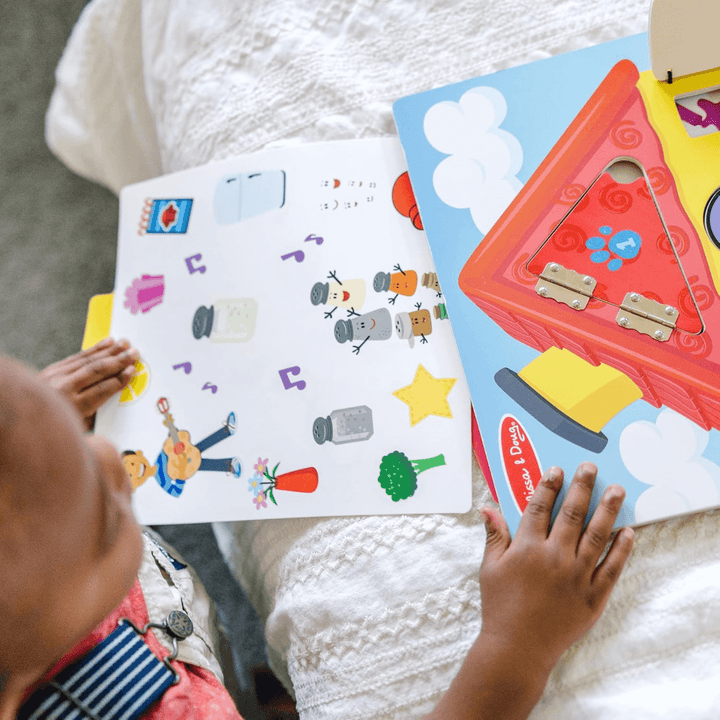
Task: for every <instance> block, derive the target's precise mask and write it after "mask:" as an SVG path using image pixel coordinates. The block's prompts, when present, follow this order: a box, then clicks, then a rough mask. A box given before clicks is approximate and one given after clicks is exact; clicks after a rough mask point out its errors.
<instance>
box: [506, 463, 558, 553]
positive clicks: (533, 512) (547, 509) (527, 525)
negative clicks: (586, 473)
mask: <svg viewBox="0 0 720 720" xmlns="http://www.w3.org/2000/svg"><path fill="white" fill-rule="evenodd" d="M562 483H563V471H562V468H559V467H551V468H550V469H549V470H547V471H546V472H545V473H544V475H543V476H542V478H541V479H540V482H539V483H538V485H537V487H536V488H535V492H534V493H533V495H532V497H531V498H530V501H529V502H528V504H527V507H526V508H525V511H524V512H523V514H522V517H521V518H520V524H519V525H518V531H517V534H516V537H517V538H518V539H521V540H522V539H537V537H538V536H541V537H542V538H543V539H545V538H547V535H548V528H549V527H550V516H551V515H552V510H553V506H554V505H555V500H556V499H557V496H558V493H559V492H560V488H561V487H562Z"/></svg>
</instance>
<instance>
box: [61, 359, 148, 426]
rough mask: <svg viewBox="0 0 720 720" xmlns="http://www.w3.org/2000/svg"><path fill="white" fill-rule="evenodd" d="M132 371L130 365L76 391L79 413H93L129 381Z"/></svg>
mask: <svg viewBox="0 0 720 720" xmlns="http://www.w3.org/2000/svg"><path fill="white" fill-rule="evenodd" d="M134 373H135V368H134V367H133V366H132V365H131V366H129V367H127V368H125V370H123V371H122V372H120V373H118V374H117V375H113V376H112V377H108V378H105V379H104V380H101V381H100V382H97V383H95V384H94V385H91V386H90V387H88V388H86V389H85V390H83V391H82V392H80V393H78V395H77V400H76V403H75V406H76V407H77V409H78V411H79V412H80V415H82V417H84V418H88V417H91V416H92V415H94V414H95V413H96V412H97V409H98V408H99V407H100V406H101V405H102V404H103V403H104V402H106V401H107V400H109V399H110V398H111V397H112V396H113V395H115V393H118V392H120V390H122V389H123V388H124V387H125V386H126V385H127V384H128V383H129V382H130V378H132V376H133V374H134Z"/></svg>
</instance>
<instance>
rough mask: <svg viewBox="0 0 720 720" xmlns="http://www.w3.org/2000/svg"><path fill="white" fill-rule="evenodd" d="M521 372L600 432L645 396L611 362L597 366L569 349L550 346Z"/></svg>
mask: <svg viewBox="0 0 720 720" xmlns="http://www.w3.org/2000/svg"><path fill="white" fill-rule="evenodd" d="M518 375H519V376H520V377H521V378H522V379H523V380H524V381H525V382H526V383H527V384H528V385H529V386H530V387H531V388H532V389H533V390H535V392H537V393H539V394H540V395H542V396H543V397H544V398H545V399H546V400H547V401H548V402H550V403H551V404H552V405H554V406H555V407H556V408H557V409H558V410H560V411H561V412H563V413H565V415H567V416H568V417H571V418H572V419H573V420H575V422H578V423H580V424H581V425H584V426H585V427H586V428H588V429H590V430H592V431H593V432H600V430H602V428H603V427H604V426H605V424H606V423H607V422H609V421H610V420H611V419H612V418H613V417H615V415H617V414H618V413H619V412H620V411H621V410H623V409H624V408H626V407H627V406H628V405H630V403H633V402H635V400H639V399H640V398H641V397H642V391H641V390H640V388H639V387H638V386H637V385H636V384H635V383H634V382H633V381H632V380H631V379H630V378H629V377H628V376H627V375H625V374H623V373H621V372H620V371H619V370H616V369H615V368H612V367H610V366H609V365H605V364H600V365H598V366H597V367H595V366H593V365H591V364H590V363H589V362H586V361H585V360H582V359H581V358H579V357H578V356H577V355H575V354H574V353H572V352H570V351H569V350H560V349H558V348H554V347H553V348H550V349H549V350H546V351H545V352H544V353H543V354H542V355H540V356H539V357H537V358H535V360H533V361H532V362H531V363H529V364H527V365H526V366H525V367H524V368H523V369H522V370H521V371H520V372H519V373H518Z"/></svg>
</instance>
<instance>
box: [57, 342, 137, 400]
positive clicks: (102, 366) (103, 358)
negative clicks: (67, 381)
mask: <svg viewBox="0 0 720 720" xmlns="http://www.w3.org/2000/svg"><path fill="white" fill-rule="evenodd" d="M138 357H139V355H138V352H137V350H135V349H133V348H131V349H129V350H123V351H122V352H120V353H118V354H110V355H105V354H102V353H98V354H95V355H89V356H88V357H86V358H84V361H83V363H82V365H81V366H80V367H78V368H77V369H76V370H75V371H74V372H73V374H72V376H71V382H72V387H73V390H74V391H75V392H78V393H79V392H82V391H83V390H85V389H87V388H89V387H91V386H92V385H95V384H97V383H101V382H103V381H105V380H108V379H111V378H113V377H114V376H116V375H118V374H119V373H121V372H122V371H123V370H125V369H126V368H128V367H132V366H133V365H134V364H135V361H136V360H137V359H138Z"/></svg>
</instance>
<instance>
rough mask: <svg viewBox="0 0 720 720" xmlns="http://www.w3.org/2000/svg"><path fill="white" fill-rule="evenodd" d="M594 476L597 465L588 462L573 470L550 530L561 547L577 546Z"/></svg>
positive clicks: (573, 547)
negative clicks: (563, 498)
mask: <svg viewBox="0 0 720 720" xmlns="http://www.w3.org/2000/svg"><path fill="white" fill-rule="evenodd" d="M596 476H597V466H596V465H595V464H594V463H590V462H585V463H581V464H580V466H579V467H578V469H577V470H576V471H575V475H574V476H573V479H572V483H571V484H570V487H569V488H568V493H567V496H566V498H565V500H564V501H563V504H562V506H561V508H560V511H559V512H558V514H557V517H556V518H555V523H554V524H553V528H552V530H551V531H550V537H551V538H552V540H553V541H554V542H556V543H557V544H558V545H560V546H561V547H567V548H572V549H573V550H575V549H576V548H577V546H578V541H579V540H580V533H581V532H582V528H583V525H584V524H585V518H586V517H587V513H588V509H589V507H590V498H591V496H592V491H593V487H594V486H595V477H596Z"/></svg>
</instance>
